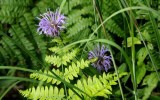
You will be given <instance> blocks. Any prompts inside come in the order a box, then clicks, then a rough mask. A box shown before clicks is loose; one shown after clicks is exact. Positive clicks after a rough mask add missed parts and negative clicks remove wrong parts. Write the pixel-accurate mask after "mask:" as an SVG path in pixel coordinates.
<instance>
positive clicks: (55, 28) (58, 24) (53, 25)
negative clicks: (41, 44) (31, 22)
mask: <svg viewBox="0 0 160 100" xmlns="http://www.w3.org/2000/svg"><path fill="white" fill-rule="evenodd" d="M40 16H41V17H42V18H38V19H39V20H40V22H39V24H38V26H39V28H38V29H37V32H40V34H42V33H44V34H46V35H47V36H51V37H52V36H53V37H55V36H59V35H60V30H63V29H64V28H65V27H64V26H63V25H64V23H65V19H66V17H65V16H64V15H62V14H60V12H59V10H56V12H55V13H54V12H52V11H50V10H48V11H47V12H46V13H44V14H41V15H40Z"/></svg>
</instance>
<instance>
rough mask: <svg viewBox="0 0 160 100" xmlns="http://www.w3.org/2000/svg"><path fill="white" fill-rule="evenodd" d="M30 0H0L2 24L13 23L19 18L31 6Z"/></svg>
mask: <svg viewBox="0 0 160 100" xmlns="http://www.w3.org/2000/svg"><path fill="white" fill-rule="evenodd" d="M32 4H33V3H32V0H23V1H21V0H0V5H1V7H0V8H1V10H0V20H1V22H2V23H9V24H11V23H13V22H15V19H16V18H19V17H21V16H22V15H23V14H24V13H25V12H27V11H28V10H29V9H28V8H29V6H31V5H32Z"/></svg>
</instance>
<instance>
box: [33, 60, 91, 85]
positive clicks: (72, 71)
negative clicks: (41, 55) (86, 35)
mask: <svg viewBox="0 0 160 100" xmlns="http://www.w3.org/2000/svg"><path fill="white" fill-rule="evenodd" d="M89 63H90V62H89V61H84V60H83V59H82V60H81V61H80V62H79V61H77V62H76V63H74V62H72V64H71V65H70V66H69V67H67V68H65V70H64V73H63V72H62V71H60V70H59V69H52V71H53V72H54V73H55V74H57V75H58V76H60V77H63V79H64V80H66V81H67V82H70V80H73V79H74V77H78V74H79V73H80V70H82V69H84V68H86V67H88V66H89ZM40 72H43V73H44V74H48V75H51V76H53V77H55V75H54V74H52V73H51V72H50V71H48V70H44V71H41V70H40ZM30 78H34V79H38V80H41V81H45V82H47V83H52V84H55V83H56V84H57V85H58V84H60V83H61V82H60V81H59V80H57V79H55V78H51V77H48V76H46V75H43V74H38V73H32V74H31V75H30Z"/></svg>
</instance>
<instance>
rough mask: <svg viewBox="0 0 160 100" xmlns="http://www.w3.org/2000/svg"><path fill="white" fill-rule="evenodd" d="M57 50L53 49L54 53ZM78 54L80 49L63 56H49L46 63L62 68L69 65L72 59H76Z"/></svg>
mask: <svg viewBox="0 0 160 100" xmlns="http://www.w3.org/2000/svg"><path fill="white" fill-rule="evenodd" d="M55 49H57V48H52V51H54V50H55ZM77 52H78V49H74V50H72V51H71V52H68V53H64V54H63V52H62V54H61V55H58V56H56V55H54V56H53V55H49V56H46V58H45V61H46V62H48V63H50V64H54V66H57V67H60V66H61V65H67V63H69V62H70V61H71V60H72V59H74V58H75V57H76V54H77Z"/></svg>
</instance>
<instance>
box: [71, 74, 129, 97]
mask: <svg viewBox="0 0 160 100" xmlns="http://www.w3.org/2000/svg"><path fill="white" fill-rule="evenodd" d="M126 74H127V73H122V74H121V75H120V76H121V77H122V76H123V75H126ZM117 79H118V78H117V76H116V74H105V73H103V76H99V77H96V76H93V77H88V79H82V80H78V81H77V84H75V86H77V87H79V88H80V89H81V90H82V91H84V92H85V93H87V94H88V95H89V96H90V97H91V98H94V97H97V96H103V97H105V98H108V96H109V95H110V94H112V92H111V91H112V87H111V86H112V85H116V84H117V82H116V81H117ZM68 92H69V98H72V99H76V100H80V98H79V97H78V96H77V95H75V94H74V93H73V91H71V90H70V89H69V91H68ZM77 92H78V91H77ZM80 94H81V95H84V98H85V100H90V99H91V98H89V97H88V96H86V95H85V94H82V93H80Z"/></svg>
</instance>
